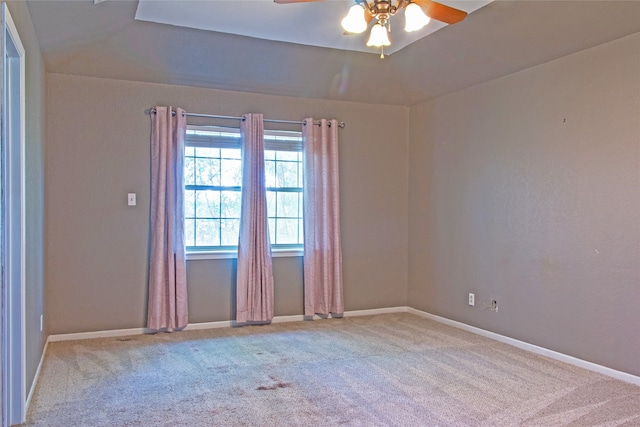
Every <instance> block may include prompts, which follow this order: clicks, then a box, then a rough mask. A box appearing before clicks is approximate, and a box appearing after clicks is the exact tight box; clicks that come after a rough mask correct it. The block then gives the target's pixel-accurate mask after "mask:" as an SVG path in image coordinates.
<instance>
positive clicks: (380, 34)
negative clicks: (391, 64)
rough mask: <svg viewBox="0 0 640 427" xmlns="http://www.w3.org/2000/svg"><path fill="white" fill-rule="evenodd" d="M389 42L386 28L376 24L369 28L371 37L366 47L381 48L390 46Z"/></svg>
mask: <svg viewBox="0 0 640 427" xmlns="http://www.w3.org/2000/svg"><path fill="white" fill-rule="evenodd" d="M390 45H391V42H390V41H389V33H388V32H387V27H385V26H384V25H381V24H380V23H377V24H375V25H374V26H373V28H371V35H370V36H369V41H368V42H367V46H374V47H382V46H390Z"/></svg>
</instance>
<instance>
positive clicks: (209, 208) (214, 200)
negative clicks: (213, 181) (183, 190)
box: [196, 190, 220, 218]
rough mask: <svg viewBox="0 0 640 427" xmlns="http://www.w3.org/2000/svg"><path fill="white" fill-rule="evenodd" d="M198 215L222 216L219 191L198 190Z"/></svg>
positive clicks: (208, 216)
mask: <svg viewBox="0 0 640 427" xmlns="http://www.w3.org/2000/svg"><path fill="white" fill-rule="evenodd" d="M196 216H197V217H198V218H220V192H219V191H214V190H198V191H196Z"/></svg>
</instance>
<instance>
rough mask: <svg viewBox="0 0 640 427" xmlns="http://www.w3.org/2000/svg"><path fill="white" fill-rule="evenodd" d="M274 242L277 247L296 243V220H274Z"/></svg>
mask: <svg viewBox="0 0 640 427" xmlns="http://www.w3.org/2000/svg"><path fill="white" fill-rule="evenodd" d="M276 222H277V225H276V233H277V235H276V241H277V243H278V244H279V245H287V244H295V243H298V228H299V227H298V220H297V219H279V218H278V219H276Z"/></svg>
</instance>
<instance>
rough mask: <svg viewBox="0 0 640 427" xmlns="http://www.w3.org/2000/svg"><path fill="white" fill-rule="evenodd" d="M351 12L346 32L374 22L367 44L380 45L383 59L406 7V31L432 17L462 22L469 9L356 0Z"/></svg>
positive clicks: (427, 0)
mask: <svg viewBox="0 0 640 427" xmlns="http://www.w3.org/2000/svg"><path fill="white" fill-rule="evenodd" d="M316 1H322V0H274V2H276V3H278V4H290V3H308V2H316ZM355 2H356V4H355V5H353V6H351V8H350V9H349V13H348V14H347V16H345V17H344V19H343V20H342V28H344V29H345V34H359V33H362V32H364V31H366V30H367V28H369V24H370V23H371V22H372V21H374V20H375V21H376V22H375V24H374V25H373V27H371V34H370V36H369V40H368V41H367V46H373V47H379V48H380V49H381V55H380V58H384V46H390V45H391V41H390V40H389V19H390V18H391V17H392V16H394V15H395V14H396V13H398V12H399V11H400V10H402V9H404V15H405V27H404V29H405V31H408V32H411V31H417V30H419V29H421V28H422V27H424V26H425V25H427V24H428V23H429V21H430V20H431V18H433V19H435V20H438V21H442V22H444V23H446V24H455V23H456V22H460V21H462V20H463V19H464V18H465V17H466V16H467V12H465V11H462V10H459V9H455V8H453V7H450V6H446V5H444V4H441V3H436V2H434V1H432V0H355Z"/></svg>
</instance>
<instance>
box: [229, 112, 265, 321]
mask: <svg viewBox="0 0 640 427" xmlns="http://www.w3.org/2000/svg"><path fill="white" fill-rule="evenodd" d="M240 132H241V134H242V208H241V212H240V237H239V241H238V274H237V283H236V303H237V307H236V321H237V322H238V323H247V322H266V321H271V319H273V269H272V266H271V243H270V241H269V223H268V219H267V194H266V187H265V177H264V124H263V120H262V114H245V115H244V120H243V122H242V124H241V125H240Z"/></svg>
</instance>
